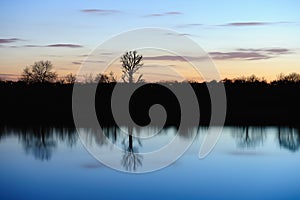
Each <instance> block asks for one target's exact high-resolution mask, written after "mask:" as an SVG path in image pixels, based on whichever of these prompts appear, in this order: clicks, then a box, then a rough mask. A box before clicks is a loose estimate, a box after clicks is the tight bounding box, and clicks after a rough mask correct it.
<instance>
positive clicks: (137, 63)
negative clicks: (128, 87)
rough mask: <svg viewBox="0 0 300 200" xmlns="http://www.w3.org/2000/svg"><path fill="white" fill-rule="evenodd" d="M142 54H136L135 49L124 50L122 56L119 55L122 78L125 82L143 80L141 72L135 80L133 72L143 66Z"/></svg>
mask: <svg viewBox="0 0 300 200" xmlns="http://www.w3.org/2000/svg"><path fill="white" fill-rule="evenodd" d="M142 61H143V56H142V55H139V54H137V52H136V51H129V52H126V53H125V54H124V55H123V56H122V57H121V62H122V72H123V75H122V79H123V81H124V82H127V83H134V82H135V83H140V82H144V80H143V79H142V76H143V75H142V74H141V75H139V77H138V78H137V80H136V81H135V79H134V74H136V73H137V72H138V70H139V69H140V68H141V67H142V66H143V63H142Z"/></svg>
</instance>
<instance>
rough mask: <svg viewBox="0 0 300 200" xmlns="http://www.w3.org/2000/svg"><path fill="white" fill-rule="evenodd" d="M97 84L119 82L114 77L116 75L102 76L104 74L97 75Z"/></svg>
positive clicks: (111, 73)
mask: <svg viewBox="0 0 300 200" xmlns="http://www.w3.org/2000/svg"><path fill="white" fill-rule="evenodd" d="M95 82H97V83H112V82H117V80H116V77H115V76H114V73H113V72H110V73H109V74H108V75H107V74H102V73H99V74H97V76H96V78H95Z"/></svg>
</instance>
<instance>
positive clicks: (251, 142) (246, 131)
mask: <svg viewBox="0 0 300 200" xmlns="http://www.w3.org/2000/svg"><path fill="white" fill-rule="evenodd" d="M232 136H233V137H234V138H236V139H237V144H238V146H240V147H242V148H254V147H257V146H259V145H262V144H263V142H264V140H265V138H266V134H265V132H264V129H263V128H262V127H249V126H246V127H243V128H239V129H238V131H237V132H233V133H232Z"/></svg>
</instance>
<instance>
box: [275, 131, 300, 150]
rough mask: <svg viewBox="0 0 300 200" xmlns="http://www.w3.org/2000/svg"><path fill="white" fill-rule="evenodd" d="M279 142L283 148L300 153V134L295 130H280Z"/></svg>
mask: <svg viewBox="0 0 300 200" xmlns="http://www.w3.org/2000/svg"><path fill="white" fill-rule="evenodd" d="M278 142H279V145H280V146H281V147H284V148H286V149H288V150H290V151H292V152H295V151H298V150H299V148H300V134H299V131H298V130H297V129H294V128H283V127H279V128H278Z"/></svg>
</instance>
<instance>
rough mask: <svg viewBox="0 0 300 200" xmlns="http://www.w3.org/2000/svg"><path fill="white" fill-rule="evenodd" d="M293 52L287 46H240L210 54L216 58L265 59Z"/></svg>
mask: <svg viewBox="0 0 300 200" xmlns="http://www.w3.org/2000/svg"><path fill="white" fill-rule="evenodd" d="M291 53H293V52H292V51H291V50H290V49H286V48H257V49H252V48H249V49H243V48H240V49H236V50H235V51H231V52H210V53H209V54H210V55H211V57H212V58H213V59H215V60H233V59H239V60H265V59H271V58H275V57H278V56H280V55H283V54H291Z"/></svg>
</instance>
